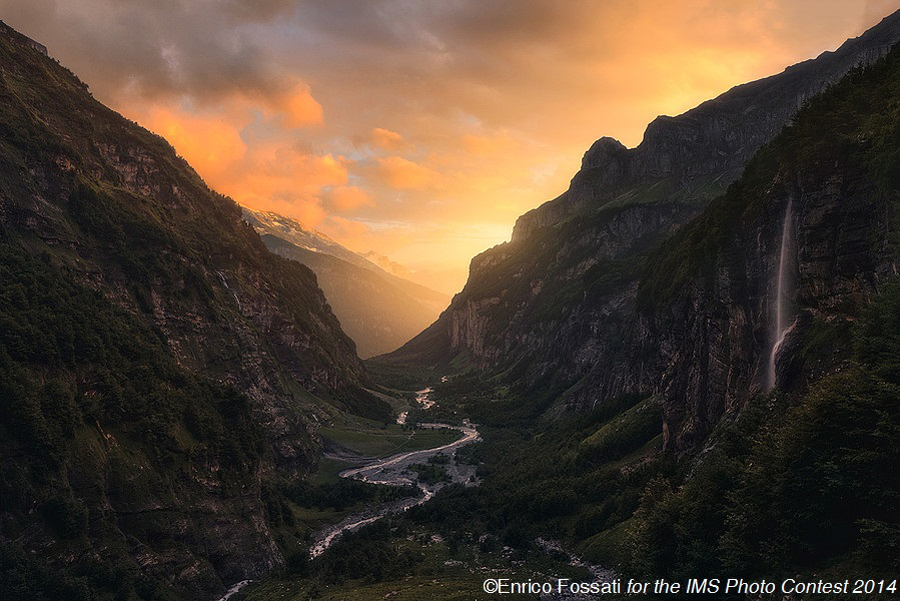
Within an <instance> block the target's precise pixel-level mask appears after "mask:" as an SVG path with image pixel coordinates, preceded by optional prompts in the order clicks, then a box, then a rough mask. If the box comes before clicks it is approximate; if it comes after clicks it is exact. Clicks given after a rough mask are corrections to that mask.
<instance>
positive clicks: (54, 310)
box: [0, 30, 385, 599]
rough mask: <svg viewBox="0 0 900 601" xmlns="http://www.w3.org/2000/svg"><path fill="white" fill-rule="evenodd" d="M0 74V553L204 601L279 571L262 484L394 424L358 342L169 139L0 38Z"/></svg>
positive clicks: (309, 277) (297, 270)
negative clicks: (348, 437) (353, 430)
mask: <svg viewBox="0 0 900 601" xmlns="http://www.w3.org/2000/svg"><path fill="white" fill-rule="evenodd" d="M0 65H2V67H0V106H2V108H0V238H2V239H0V243H2V244H0V268H2V271H3V278H2V283H0V319H2V323H3V326H2V327H0V401H2V403H0V405H2V406H0V450H2V454H3V462H2V463H3V468H2V470H0V472H2V473H0V494H2V496H3V499H4V501H3V503H2V507H0V514H2V517H3V520H2V523H3V526H2V527H0V543H3V544H4V545H5V544H7V543H10V541H15V544H16V545H21V546H22V547H24V549H25V550H27V551H32V552H34V551H40V554H39V555H38V556H39V557H42V558H45V559H46V560H47V561H48V562H51V563H52V564H53V565H54V566H56V567H60V566H61V569H68V568H67V567H72V566H75V568H73V569H76V570H81V571H82V572H86V573H92V572H91V570H93V569H95V568H96V566H97V565H99V566H101V568H102V567H103V566H109V569H110V570H113V572H110V573H116V574H119V575H118V576H115V579H117V580H116V582H118V583H119V585H120V586H122V587H128V586H138V585H141V586H149V584H147V582H154V581H156V582H163V583H165V584H166V585H168V586H171V587H173V589H174V590H176V591H180V592H182V593H184V594H186V595H187V597H188V598H198V599H202V598H208V597H211V596H212V595H214V594H215V593H216V592H219V591H222V590H224V583H231V582H233V581H235V580H239V579H241V578H247V577H255V576H257V575H259V574H262V573H264V572H266V571H269V570H271V569H272V568H273V567H275V566H277V565H280V564H281V563H282V562H283V561H284V558H283V556H282V551H281V549H280V548H279V546H278V545H277V544H276V543H275V539H274V536H273V533H272V532H271V530H270V529H269V526H268V523H267V512H266V509H265V504H264V502H263V497H264V492H265V490H266V486H267V485H266V483H267V482H268V481H270V480H271V479H273V478H277V477H279V474H280V475H285V476H297V475H300V474H303V473H306V472H308V471H309V470H310V468H311V467H312V466H313V465H314V463H315V461H316V459H317V456H318V446H317V445H318V443H317V438H316V435H315V430H316V427H317V423H318V422H319V421H320V420H321V419H322V418H323V417H324V416H326V415H327V414H328V413H329V412H332V411H333V410H334V408H335V407H337V408H341V409H349V410H351V411H355V412H357V413H361V414H365V415H369V416H371V417H379V416H381V413H382V412H383V410H385V407H384V406H383V403H381V402H380V401H378V400H377V399H372V398H371V397H370V396H369V395H367V393H365V392H363V391H362V390H361V388H360V387H359V384H358V379H359V377H360V375H361V370H362V368H361V364H360V361H359V359H358V357H357V356H356V353H355V347H354V344H353V342H352V341H351V340H350V339H349V338H348V337H347V336H346V335H345V334H344V333H343V332H342V331H341V328H340V325H339V323H338V321H337V319H336V318H335V316H334V315H333V314H332V312H331V310H330V308H329V307H328V304H327V303H326V300H325V297H324V295H323V293H322V291H321V290H320V289H319V288H318V287H317V285H316V278H315V276H314V275H313V273H312V272H311V271H310V270H309V269H307V268H305V267H303V266H302V265H299V264H297V263H294V262H291V261H287V260H284V259H281V258H279V257H275V256H272V255H271V254H270V253H269V252H268V251H267V250H266V248H265V246H264V245H263V244H262V242H261V241H260V239H259V237H258V235H257V234H256V233H255V232H254V231H253V230H252V228H251V227H250V226H248V225H247V224H245V223H244V222H243V221H242V219H241V211H240V209H239V207H238V206H237V205H236V204H234V203H233V202H232V201H230V200H229V199H226V198H224V197H222V196H220V195H218V194H216V193H214V192H213V191H211V190H209V189H208V188H207V187H206V185H205V184H204V183H203V182H202V180H201V179H200V178H199V177H198V176H197V174H196V173H195V172H194V171H193V170H192V169H191V168H190V166H189V165H187V163H185V162H184V160H182V159H181V158H179V157H178V156H177V155H176V154H175V152H174V150H173V149H172V148H171V147H170V146H169V145H168V144H167V143H166V142H165V141H164V140H163V139H162V138H159V137H158V136H155V135H153V134H151V133H149V132H147V131H146V130H144V129H142V128H140V127H138V126H137V125H136V124H134V123H130V122H128V121H127V120H125V119H123V118H122V117H121V116H120V115H118V114H116V113H114V112H113V111H110V110H109V109H107V108H106V107H104V106H102V105H101V104H100V103H98V102H96V101H95V100H93V99H92V98H91V97H90V95H89V93H88V92H87V88H86V86H85V85H84V84H82V83H81V82H80V81H78V80H77V78H75V77H74V76H73V75H72V74H71V73H69V72H68V71H67V70H66V69H64V68H63V67H61V66H59V65H58V64H57V63H56V62H54V61H53V60H51V59H49V58H47V57H46V56H44V55H43V54H42V53H40V52H38V51H37V50H35V49H34V48H32V47H31V46H30V45H28V44H24V43H22V42H21V41H20V40H18V39H17V38H16V37H15V36H12V35H10V34H8V33H6V30H3V31H0ZM323 398H324V399H328V401H327V402H326V401H322V400H321V399H323ZM13 525H15V527H13ZM91 566H93V567H91ZM101 568H96V569H98V570H99V569H101ZM103 569H105V568H103ZM116 570H118V572H116ZM136 574H137V576H135V575H136ZM135 578H137V581H135ZM154 578H155V579H156V580H153V579H154ZM147 579H149V580H147ZM129 583H130V584H129ZM126 592H127V591H126ZM123 594H125V593H123Z"/></svg>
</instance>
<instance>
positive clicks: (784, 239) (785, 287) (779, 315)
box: [766, 200, 794, 390]
mask: <svg viewBox="0 0 900 601" xmlns="http://www.w3.org/2000/svg"><path fill="white" fill-rule="evenodd" d="M793 204H794V201H793V200H789V201H788V205H787V210H786V211H785V212H784V225H783V226H782V229H781V250H780V252H779V256H778V274H777V276H776V282H775V320H774V327H773V328H772V349H771V351H769V370H768V377H767V381H766V383H767V385H768V388H769V390H772V389H773V388H775V384H776V382H775V379H776V366H775V362H776V360H777V358H778V351H779V350H780V349H781V345H782V344H783V343H784V339H785V338H786V337H787V335H788V333H789V332H790V331H791V329H792V328H793V327H794V326H793V323H792V322H791V323H789V322H788V319H789V317H790V315H789V312H790V303H789V298H788V295H789V294H790V292H791V291H790V287H791V281H790V275H791V265H790V260H791V257H790V253H791V247H792V246H793V242H792V240H791V233H792V231H793V223H792V222H793V211H792V209H793Z"/></svg>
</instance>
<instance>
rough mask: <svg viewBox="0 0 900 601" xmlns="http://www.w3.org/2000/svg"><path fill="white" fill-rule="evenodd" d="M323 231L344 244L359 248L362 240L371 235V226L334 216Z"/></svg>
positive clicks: (329, 219) (324, 226) (328, 220)
mask: <svg viewBox="0 0 900 601" xmlns="http://www.w3.org/2000/svg"><path fill="white" fill-rule="evenodd" d="M321 229H322V230H323V231H324V232H325V233H326V234H328V235H329V236H331V237H332V238H334V239H335V240H337V241H338V242H341V243H342V244H344V245H346V246H349V247H351V248H354V247H357V246H358V245H359V242H360V240H361V239H362V238H363V237H364V236H365V235H367V234H368V233H369V226H367V225H366V224H365V223H361V222H359V221H354V220H352V219H346V218H344V217H338V216H335V215H332V216H331V217H329V218H328V219H327V221H326V222H325V223H324V224H323V225H322V227H321Z"/></svg>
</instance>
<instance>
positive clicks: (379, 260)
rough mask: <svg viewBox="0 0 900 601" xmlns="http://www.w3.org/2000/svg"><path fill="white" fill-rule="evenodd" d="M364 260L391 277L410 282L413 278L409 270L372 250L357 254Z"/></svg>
mask: <svg viewBox="0 0 900 601" xmlns="http://www.w3.org/2000/svg"><path fill="white" fill-rule="evenodd" d="M359 254H360V256H362V257H363V258H364V259H367V260H368V261H371V262H372V263H374V264H375V265H378V266H379V267H380V268H382V269H383V270H385V271H386V272H388V273H390V274H391V275H395V276H397V277H398V278H404V279H407V280H412V279H413V278H414V277H415V276H414V274H413V272H411V271H410V270H409V269H407V268H406V267H404V266H403V265H401V264H400V263H397V262H396V261H391V259H390V258H389V257H386V256H384V255H380V254H378V253H377V252H375V251H374V250H370V251H368V252H364V253H359Z"/></svg>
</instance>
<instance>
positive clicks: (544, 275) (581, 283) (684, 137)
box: [379, 12, 900, 414]
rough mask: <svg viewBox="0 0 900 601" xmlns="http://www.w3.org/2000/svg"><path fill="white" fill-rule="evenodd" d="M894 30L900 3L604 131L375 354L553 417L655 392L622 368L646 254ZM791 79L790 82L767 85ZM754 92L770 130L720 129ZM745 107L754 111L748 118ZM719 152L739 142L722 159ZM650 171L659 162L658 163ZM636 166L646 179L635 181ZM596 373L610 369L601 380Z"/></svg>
mask: <svg viewBox="0 0 900 601" xmlns="http://www.w3.org/2000/svg"><path fill="white" fill-rule="evenodd" d="M898 39H900V12H898V13H894V14H893V15H891V16H889V17H887V18H886V19H884V20H883V21H882V22H881V23H880V24H879V25H876V26H875V27H874V28H872V29H871V30H869V31H868V32H866V33H865V34H863V35H862V36H860V37H859V38H856V39H855V40H851V41H848V42H845V43H844V44H843V45H842V46H841V48H843V49H844V52H843V53H838V52H835V53H826V54H823V55H822V57H824V59H826V61H825V63H824V67H822V65H823V63H822V62H821V61H822V57H820V59H813V60H810V61H805V62H804V63H801V64H800V65H798V66H795V67H790V68H788V69H786V70H785V72H783V73H782V74H779V75H775V76H771V77H769V78H765V79H764V80H760V81H757V82H751V83H749V84H743V85H742V86H738V87H737V88H734V89H733V90H732V91H730V92H726V93H725V94H723V95H721V96H720V97H719V98H717V99H714V100H713V101H707V102H706V103H703V104H701V105H700V106H699V107H697V108H695V109H692V110H691V111H687V112H686V113H684V114H683V115H682V116H681V117H677V118H664V119H662V120H659V119H657V120H656V121H654V123H653V124H651V126H649V127H648V133H647V135H645V141H644V142H643V143H642V145H641V146H639V147H637V148H636V149H631V150H629V149H626V148H625V147H624V146H622V145H621V144H620V143H618V142H617V141H614V140H612V139H610V138H601V139H600V140H598V142H596V143H595V144H594V145H593V146H592V150H589V151H588V153H586V155H585V160H584V166H583V168H582V170H580V171H579V172H578V174H576V176H575V177H574V178H573V180H572V184H571V186H570V188H569V190H567V192H565V193H564V194H563V195H561V196H560V197H558V198H556V199H554V200H552V201H549V202H548V203H545V204H544V205H541V207H539V208H538V209H534V210H532V211H531V212H529V213H526V214H525V215H523V216H522V217H520V218H519V220H518V221H517V225H516V228H515V232H514V235H513V237H512V239H511V241H510V242H507V243H504V244H501V245H498V246H496V247H494V248H492V249H490V250H488V251H485V252H484V253H482V254H480V255H478V256H476V257H475V258H473V260H472V262H471V265H470V275H469V280H468V282H467V284H466V287H465V288H464V289H463V290H462V291H461V292H460V293H459V294H458V295H457V296H456V297H454V300H453V302H452V303H451V305H450V307H449V308H448V309H447V310H446V311H445V312H444V313H443V314H442V316H441V318H440V319H439V320H438V321H437V322H435V323H434V324H432V325H431V326H429V328H428V329H426V330H425V331H424V332H423V333H422V334H420V335H419V336H418V337H416V338H414V339H413V340H411V341H410V342H409V343H407V344H406V345H405V346H404V347H402V348H401V349H398V350H397V351H395V352H394V353H391V354H390V355H387V356H385V357H382V358H380V359H379V360H382V361H385V362H395V363H413V364H426V365H429V364H441V365H445V366H446V365H448V364H450V363H451V361H453V362H454V364H455V365H469V366H471V367H472V368H476V369H481V370H487V371H489V372H490V373H493V374H496V377H499V378H501V379H504V380H505V381H508V382H511V383H515V384H516V385H517V386H520V387H521V388H522V389H523V390H531V391H532V392H533V395H534V396H536V397H540V398H549V399H555V400H554V401H553V403H551V410H550V413H552V414H558V413H560V412H564V411H566V410H567V409H572V408H579V409H590V408H591V407H593V406H596V405H597V403H602V402H604V400H608V399H611V398H615V397H616V396H618V395H622V394H628V393H634V392H638V391H645V390H650V389H652V388H653V386H654V385H655V380H654V379H655V378H656V377H658V374H657V373H656V372H655V370H654V369H650V368H649V366H648V365H647V364H646V362H645V361H644V360H642V356H643V355H642V354H641V353H637V356H636V357H635V356H634V355H632V356H631V357H630V358H631V359H632V360H634V361H635V364H634V365H632V366H630V367H629V368H628V369H618V367H619V366H620V365H621V363H620V359H621V357H622V353H623V352H625V351H624V349H625V348H626V347H627V346H628V341H630V340H640V339H643V338H644V337H646V336H648V332H647V331H646V329H642V328H646V327H647V326H646V324H644V323H643V322H641V321H640V320H639V319H638V318H637V316H636V308H637V294H638V289H639V284H640V282H641V279H642V277H643V271H644V264H645V263H646V262H647V261H648V260H650V259H648V258H649V257H651V256H653V255H652V253H653V252H654V251H655V249H657V248H658V247H659V245H660V244H661V243H663V241H665V240H666V239H668V238H670V237H671V236H672V235H673V234H675V232H676V231H678V230H679V228H681V227H682V226H683V225H685V224H687V223H689V222H690V221H691V220H692V219H693V218H695V217H696V216H697V215H699V214H700V212H701V211H702V210H703V208H704V206H705V205H706V203H708V202H709V201H710V200H712V199H713V198H715V197H717V196H719V195H721V194H723V193H724V192H725V191H726V189H727V185H728V184H729V183H730V182H731V181H732V180H734V178H736V177H737V176H738V175H739V173H740V171H741V169H743V166H744V162H745V161H746V160H748V159H749V154H748V153H749V152H750V151H751V150H756V149H757V148H758V146H759V144H761V143H762V142H763V141H767V140H764V139H763V138H764V137H765V136H767V135H770V136H771V137H774V136H775V135H776V134H777V133H778V131H779V130H780V129H781V126H783V125H784V124H786V123H787V121H788V119H789V118H791V117H792V116H793V115H794V114H795V113H796V111H797V109H798V108H799V106H800V105H801V104H803V103H804V102H805V101H806V100H807V99H808V98H809V97H810V96H811V95H812V92H811V91H810V90H811V89H812V90H815V91H821V90H823V89H825V88H826V87H827V86H828V85H831V84H832V83H833V82H834V81H835V80H836V79H838V78H839V77H840V76H841V75H843V74H844V73H845V72H847V71H848V70H849V69H850V68H851V67H853V66H854V65H856V64H857V62H858V63H859V64H866V63H867V62H868V61H871V60H873V59H875V58H878V57H881V56H883V55H885V54H886V53H887V52H888V51H889V49H890V46H891V45H892V44H893V43H895V42H896V41H897V40H898ZM819 67H821V69H820V68H819ZM817 70H818V71H819V76H820V79H821V81H819V82H818V83H816V82H813V83H812V84H811V86H812V87H811V88H809V87H807V88H803V89H798V88H797V87H796V86H795V85H794V82H793V80H794V79H795V78H796V77H797V73H800V74H801V75H803V78H813V75H814V74H815V72H816V71H817ZM785 74H787V78H788V80H789V81H788V84H787V85H786V87H783V88H781V89H774V91H773V85H774V84H778V83H779V82H783V81H785ZM773 82H774V84H773ZM776 88H777V86H776ZM759 90H763V91H765V92H766V94H768V96H766V97H767V98H768V97H772V98H775V99H776V100H777V104H778V106H779V107H780V108H779V110H778V111H774V112H772V113H771V114H775V115H776V117H777V118H776V119H773V120H770V119H769V118H768V117H766V118H765V119H764V120H763V121H764V122H765V123H766V124H767V125H766V126H765V127H763V126H760V127H754V126H753V124H752V123H751V122H750V121H747V122H745V123H744V125H743V130H739V132H738V133H735V134H731V133H729V132H730V130H729V129H728V128H726V127H725V125H726V124H729V123H731V122H732V120H733V119H732V117H733V116H734V115H737V117H736V118H737V119H738V121H741V120H742V119H746V117H745V113H744V109H746V108H747V103H748V100H747V96H746V94H747V93H748V92H753V93H754V95H751V96H750V98H752V99H754V102H756V101H757V100H759V98H758V97H757V95H755V94H756V93H757V92H758V91H759ZM729 94H730V96H729ZM723 98H725V99H728V100H729V102H731V103H734V104H736V106H737V107H738V108H734V109H733V110H730V112H728V113H727V115H726V116H723V117H722V118H721V119H720V120H719V121H716V120H715V119H712V121H709V119H707V121H709V122H710V123H712V126H710V128H708V129H704V127H703V126H701V125H698V124H699V123H701V121H696V120H694V119H693V115H694V114H696V112H697V111H707V112H708V111H711V110H713V109H715V108H716V107H717V106H719V105H721V104H722V103H723V100H722V99H723ZM759 102H762V101H761V100H759ZM742 103H744V104H742ZM770 104H771V103H770ZM779 111H780V112H779ZM752 113H759V111H751V112H750V113H746V114H747V115H751V116H752ZM712 114H713V116H715V114H714V113H712ZM767 114H769V113H767ZM685 115H687V117H685ZM728 115H731V116H728ZM707 117H709V116H707ZM741 122H743V121H741ZM654 124H655V125H654ZM754 129H755V130H756V131H750V130H754ZM740 131H744V132H747V131H750V133H748V134H747V135H743V134H740ZM704 136H705V137H704ZM709 136H718V138H717V140H718V142H717V144H714V145H712V146H710V145H709V144H707V143H705V142H704V140H706V139H707V138H709ZM769 139H771V138H769ZM648 140H661V141H662V142H661V146H660V147H659V148H655V149H651V148H650V147H649V146H647V144H648ZM719 147H731V148H734V149H738V150H740V149H743V150H740V152H737V151H735V152H734V153H732V154H728V153H725V152H721V153H720V152H718V151H717V150H716V149H717V148H719ZM708 148H712V149H713V151H712V152H706V150H705V149H708ZM698 152H699V153H705V154H703V156H702V157H701V158H702V160H700V161H699V162H695V161H688V160H687V157H690V156H694V154H695V153H698ZM635 157H636V158H635ZM656 167H660V168H661V171H660V170H657V171H653V169H655V168H656ZM698 173H699V175H698ZM635 174H637V175H638V176H641V177H643V175H642V174H644V175H646V174H649V175H647V177H646V178H645V179H640V177H637V179H635ZM629 352H630V351H629ZM650 352H651V349H645V350H644V351H643V353H650ZM613 365H615V366H617V368H615V369H614V368H613V367H612V366H613ZM604 370H606V372H607V376H606V377H598V374H600V373H601V372H603V371H604ZM591 374H593V375H591Z"/></svg>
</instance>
